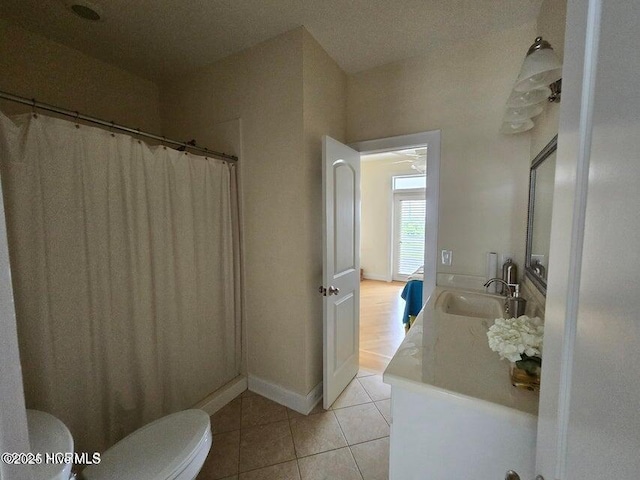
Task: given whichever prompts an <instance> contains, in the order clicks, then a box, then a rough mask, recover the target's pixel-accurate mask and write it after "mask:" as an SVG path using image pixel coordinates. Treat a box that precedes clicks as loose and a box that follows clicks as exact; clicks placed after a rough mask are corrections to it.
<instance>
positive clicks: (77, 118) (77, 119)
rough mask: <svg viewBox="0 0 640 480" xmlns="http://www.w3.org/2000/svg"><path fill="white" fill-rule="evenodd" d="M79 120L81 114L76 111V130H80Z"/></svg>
mask: <svg viewBox="0 0 640 480" xmlns="http://www.w3.org/2000/svg"><path fill="white" fill-rule="evenodd" d="M79 118H80V112H78V111H77V110H76V128H80V123H79Z"/></svg>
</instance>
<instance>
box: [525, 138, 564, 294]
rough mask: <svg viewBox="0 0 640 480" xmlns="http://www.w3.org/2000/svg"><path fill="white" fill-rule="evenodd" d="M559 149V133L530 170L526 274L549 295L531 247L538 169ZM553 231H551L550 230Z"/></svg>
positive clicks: (543, 292) (538, 287)
mask: <svg viewBox="0 0 640 480" xmlns="http://www.w3.org/2000/svg"><path fill="white" fill-rule="evenodd" d="M557 149H558V135H556V136H555V137H553V139H551V141H550V142H549V143H548V144H547V146H546V147H544V148H543V149H542V150H541V151H540V153H539V154H538V155H537V156H536V158H534V159H533V161H532V162H531V170H530V171H529V206H528V209H527V248H526V253H525V267H524V274H525V276H526V277H527V278H528V279H529V280H531V283H533V284H534V285H535V286H536V288H537V289H538V290H539V291H540V293H542V295H545V296H546V295H547V280H546V279H544V278H542V277H540V276H539V275H538V274H537V273H536V272H535V270H534V269H533V267H531V247H532V243H533V209H534V203H535V199H536V170H537V168H538V167H539V166H540V165H542V164H543V163H544V161H545V160H546V159H547V158H549V157H550V156H551V154H553V153H554V152H555V151H556V150H557ZM549 233H551V232H549ZM548 272H549V263H548V262H547V273H548Z"/></svg>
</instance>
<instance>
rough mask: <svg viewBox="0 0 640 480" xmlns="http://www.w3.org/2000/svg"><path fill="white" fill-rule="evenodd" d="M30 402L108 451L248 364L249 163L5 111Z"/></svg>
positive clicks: (80, 439) (3, 146) (85, 446)
mask: <svg viewBox="0 0 640 480" xmlns="http://www.w3.org/2000/svg"><path fill="white" fill-rule="evenodd" d="M0 155H1V162H2V179H3V183H4V191H5V205H6V207H5V208H6V213H7V224H8V232H9V250H10V256H11V266H12V275H13V284H14V290H15V304H16V314H17V320H18V334H19V342H20V354H21V363H22V368H23V376H24V386H25V394H26V399H27V406H28V408H35V409H40V410H44V411H47V412H50V413H52V414H54V415H56V416H57V417H58V418H60V419H61V420H62V421H63V422H65V423H66V425H67V426H68V427H69V428H70V429H71V432H72V434H73V436H74V439H75V440H76V450H77V451H94V450H98V451H101V450H104V449H105V448H107V447H108V446H110V445H111V444H113V443H115V442H116V441H117V440H119V439H121V438H122V437H123V436H125V435H127V434H128V433H130V432H131V431H133V430H135V429H136V428H138V427H140V426H142V425H143V424H145V423H147V422H149V421H151V420H154V419H156V418H158V417H160V416H162V415H165V414H167V413H170V412H173V411H177V410H180V409H184V408H189V407H192V406H193V405H194V404H196V403H197V402H199V401H200V400H202V399H203V398H204V397H206V396H207V395H208V394H210V393H211V392H213V391H214V390H216V389H217V388H219V387H221V386H222V385H224V384H225V383H226V382H228V381H229V380H231V379H233V378H234V377H235V376H236V375H238V373H239V369H240V321H239V319H240V311H239V300H238V299H239V298H240V297H239V292H238V285H239V271H238V270H239V268H238V265H239V242H238V222H237V202H236V198H235V167H234V166H232V165H230V164H228V163H226V162H222V161H220V160H214V159H211V158H209V159H206V158H204V157H199V156H194V155H192V154H185V153H183V152H178V151H175V150H172V149H169V148H164V147H162V146H158V147H149V146H148V145H147V144H145V143H144V142H141V141H139V140H137V139H135V138H132V137H130V136H128V135H122V134H112V133H110V132H108V131H105V130H102V129H98V128H93V127H89V126H85V125H80V126H79V127H77V126H76V125H75V123H74V122H69V121H66V120H61V119H57V118H52V117H47V116H43V115H38V116H37V118H36V117H35V116H33V115H22V116H18V117H13V118H8V117H6V116H4V115H2V114H0Z"/></svg>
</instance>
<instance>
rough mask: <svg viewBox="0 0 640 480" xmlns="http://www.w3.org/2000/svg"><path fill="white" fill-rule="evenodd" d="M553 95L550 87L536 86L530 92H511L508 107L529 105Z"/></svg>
mask: <svg viewBox="0 0 640 480" xmlns="http://www.w3.org/2000/svg"><path fill="white" fill-rule="evenodd" d="M549 95H551V89H550V88H549V87H543V88H536V89H535V90H529V91H528V92H511V96H510V97H509V100H507V107H527V106H529V105H534V104H536V103H540V102H544V101H545V100H547V99H548V98H549Z"/></svg>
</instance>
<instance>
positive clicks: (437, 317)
mask: <svg viewBox="0 0 640 480" xmlns="http://www.w3.org/2000/svg"><path fill="white" fill-rule="evenodd" d="M445 291H457V292H461V293H464V292H465V291H464V290H456V289H452V288H449V287H447V288H442V287H436V290H435V291H434V293H433V294H432V295H431V297H430V298H429V300H428V302H427V304H426V305H425V307H424V308H423V309H422V311H421V312H420V314H419V315H418V317H417V318H416V321H415V323H414V325H413V327H412V328H411V329H410V330H409V333H408V334H407V336H406V337H405V339H404V340H403V342H402V344H401V345H400V347H399V348H398V350H397V352H396V354H395V355H394V356H393V358H392V360H391V362H390V363H389V366H388V367H387V369H386V370H385V372H384V380H385V382H386V383H388V384H390V385H392V386H393V385H402V386H403V387H404V388H408V389H412V390H416V389H417V391H420V390H423V389H430V390H432V391H433V393H441V394H442V395H447V396H456V397H458V398H459V400H461V401H474V402H477V401H481V402H483V403H486V405H485V407H486V408H500V407H506V408H511V409H515V410H517V411H520V412H523V413H527V414H531V415H537V413H538V394H537V393H535V392H529V391H527V390H523V389H519V388H515V387H513V386H512V385H511V383H510V381H509V363H508V362H507V361H504V360H500V357H499V356H498V354H497V353H495V352H493V351H491V349H490V348H489V344H488V341H487V331H488V330H489V327H490V326H491V325H493V320H494V319H493V318H489V319H487V318H474V317H464V316H460V315H452V314H448V313H444V312H443V311H441V310H440V309H439V308H437V307H436V305H437V303H438V302H437V300H438V297H439V296H440V295H441V294H442V293H443V292H445ZM470 293H471V292H470ZM472 294H476V295H477V293H476V292H473V293H472Z"/></svg>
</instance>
